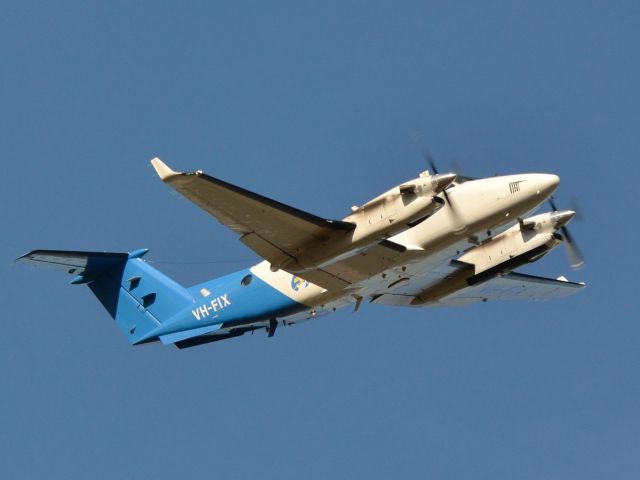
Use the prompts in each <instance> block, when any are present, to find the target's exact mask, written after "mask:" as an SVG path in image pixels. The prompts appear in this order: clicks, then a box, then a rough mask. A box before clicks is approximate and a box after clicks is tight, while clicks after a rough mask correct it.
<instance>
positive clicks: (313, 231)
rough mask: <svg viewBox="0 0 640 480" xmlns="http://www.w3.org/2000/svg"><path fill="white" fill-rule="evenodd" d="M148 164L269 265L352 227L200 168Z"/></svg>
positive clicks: (158, 163) (154, 161)
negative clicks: (185, 169)
mask: <svg viewBox="0 0 640 480" xmlns="http://www.w3.org/2000/svg"><path fill="white" fill-rule="evenodd" d="M151 164H152V165H153V167H154V168H155V170H156V172H157V173H158V175H159V176H160V178H161V179H162V181H163V182H165V183H167V184H169V185H171V186H172V187H173V188H174V189H175V190H176V191H177V192H179V193H181V194H182V195H184V196H185V197H186V198H188V199H189V200H191V201H192V202H193V203H195V204H196V205H198V206H199V207H200V208H202V209H203V210H205V211H206V212H207V213H209V214H210V215H212V216H213V217H215V218H216V219H217V220H218V221H219V222H220V223H222V224H223V225H225V226H227V227H229V228H230V229H231V230H233V231H234V232H236V233H238V234H240V235H241V237H240V241H242V242H243V243H244V244H245V245H247V246H248V247H249V248H251V249H252V250H253V251H255V252H256V253H257V254H258V255H260V256H261V257H262V258H264V259H265V260H268V261H269V262H270V263H272V264H274V265H280V264H284V263H286V262H287V261H288V260H291V259H295V258H297V257H298V255H299V254H300V253H301V252H303V251H304V250H305V248H308V247H309V246H310V245H317V244H319V243H323V242H326V241H328V240H330V239H332V238H334V237H338V236H343V235H345V234H348V233H349V232H351V231H352V230H353V229H354V228H355V225H354V224H353V223H349V222H343V221H341V220H329V219H325V218H321V217H317V216H315V215H312V214H310V213H307V212H304V211H302V210H298V209H297V208H294V207H290V206H288V205H285V204H283V203H280V202H277V201H275V200H272V199H270V198H267V197H263V196H262V195H258V194H257V193H253V192H250V191H248V190H245V189H243V188H240V187H237V186H235V185H232V184H230V183H227V182H224V181H222V180H219V179H217V178H214V177H210V176H209V175H206V174H204V173H203V172H201V171H196V172H189V173H182V172H174V171H173V170H171V169H170V168H169V167H168V166H167V165H165V164H164V163H163V162H162V160H160V159H159V158H154V159H153V160H151Z"/></svg>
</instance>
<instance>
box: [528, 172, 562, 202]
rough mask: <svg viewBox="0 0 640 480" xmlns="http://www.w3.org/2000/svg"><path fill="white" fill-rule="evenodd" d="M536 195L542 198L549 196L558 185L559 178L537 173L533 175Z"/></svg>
mask: <svg viewBox="0 0 640 480" xmlns="http://www.w3.org/2000/svg"><path fill="white" fill-rule="evenodd" d="M534 182H535V186H536V193H537V194H538V195H540V196H543V197H545V198H546V197H548V196H550V195H551V194H552V193H553V192H554V191H555V189H556V188H558V185H559V184H560V177H558V176H557V175H553V174H550V173H538V174H536V175H535V179H534Z"/></svg>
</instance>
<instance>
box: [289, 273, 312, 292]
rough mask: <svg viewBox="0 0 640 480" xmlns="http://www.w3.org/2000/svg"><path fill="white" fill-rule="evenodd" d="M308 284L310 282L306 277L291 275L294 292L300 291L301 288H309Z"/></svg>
mask: <svg viewBox="0 0 640 480" xmlns="http://www.w3.org/2000/svg"><path fill="white" fill-rule="evenodd" d="M308 286H309V282H307V281H306V280H305V279H304V278H300V277H296V276H293V277H291V288H292V289H293V291H294V292H298V291H300V289H301V288H307V287H308Z"/></svg>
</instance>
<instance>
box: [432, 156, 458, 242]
mask: <svg viewBox="0 0 640 480" xmlns="http://www.w3.org/2000/svg"><path fill="white" fill-rule="evenodd" d="M425 160H426V161H427V164H428V165H429V168H430V169H431V171H432V172H433V174H434V175H438V167H437V166H436V162H434V161H433V157H432V156H431V153H430V152H427V153H426V154H425ZM442 195H443V196H444V199H445V202H446V203H447V205H448V206H449V208H450V210H451V216H452V217H453V221H454V227H453V230H454V232H456V233H462V232H464V231H466V229H467V226H466V225H465V223H464V220H463V218H462V216H461V215H460V212H459V211H458V209H457V208H456V207H455V205H454V203H453V202H452V201H451V198H450V197H449V194H448V193H447V189H446V188H445V189H444V190H442Z"/></svg>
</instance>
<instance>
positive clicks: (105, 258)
mask: <svg viewBox="0 0 640 480" xmlns="http://www.w3.org/2000/svg"><path fill="white" fill-rule="evenodd" d="M147 251H148V250H147V249H144V250H140V251H136V252H132V254H129V253H109V252H77V251H71V250H33V251H31V252H29V253H26V254H24V255H22V256H21V257H20V258H18V259H16V263H26V264H29V265H34V266H36V267H45V268H52V269H54V270H59V271H63V272H66V273H70V274H74V275H84V274H88V275H97V274H100V273H102V272H104V271H106V270H110V269H112V268H114V267H117V266H120V265H123V264H124V263H125V262H126V261H127V260H128V259H129V258H136V257H141V256H142V255H144V254H145V253H147Z"/></svg>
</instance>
